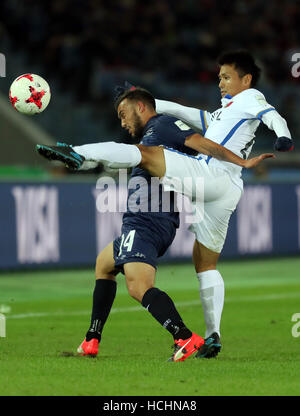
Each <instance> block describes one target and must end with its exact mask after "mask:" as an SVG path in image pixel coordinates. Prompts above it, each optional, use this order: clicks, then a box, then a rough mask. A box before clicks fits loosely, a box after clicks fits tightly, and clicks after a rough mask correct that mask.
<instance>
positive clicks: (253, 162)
mask: <svg viewBox="0 0 300 416" xmlns="http://www.w3.org/2000/svg"><path fill="white" fill-rule="evenodd" d="M269 158H272V159H275V155H274V154H273V153H264V154H262V155H260V156H257V157H252V158H251V159H248V160H245V163H244V168H247V169H252V168H255V167H256V166H257V165H259V164H260V163H261V162H262V161H263V160H265V159H269Z"/></svg>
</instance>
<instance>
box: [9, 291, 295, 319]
mask: <svg viewBox="0 0 300 416" xmlns="http://www.w3.org/2000/svg"><path fill="white" fill-rule="evenodd" d="M293 298H299V299H300V294H299V293H295V292H288V293H280V294H272V293H270V294H268V295H257V296H239V297H232V298H230V297H228V298H225V304H226V303H235V302H264V301H268V300H280V299H293ZM175 304H176V306H177V307H184V306H193V305H200V300H192V301H184V302H175ZM142 311H145V309H144V308H143V307H142V306H140V305H138V306H128V307H120V308H112V310H111V312H110V313H123V312H142ZM90 313H91V310H84V311H83V310H81V311H56V312H29V313H21V314H15V315H7V316H6V318H7V319H27V318H43V317H48V316H84V315H89V314H90Z"/></svg>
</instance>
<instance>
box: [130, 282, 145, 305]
mask: <svg viewBox="0 0 300 416" xmlns="http://www.w3.org/2000/svg"><path fill="white" fill-rule="evenodd" d="M127 289H128V293H129V295H130V296H131V297H132V298H133V299H135V300H137V301H138V302H141V300H142V298H143V296H141V293H140V290H139V288H138V286H137V285H136V284H134V283H133V282H131V283H128V282H127Z"/></svg>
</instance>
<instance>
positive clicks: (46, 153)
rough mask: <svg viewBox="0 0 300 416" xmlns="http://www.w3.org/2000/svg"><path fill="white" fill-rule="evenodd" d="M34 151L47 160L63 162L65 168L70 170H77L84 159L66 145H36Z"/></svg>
mask: <svg viewBox="0 0 300 416" xmlns="http://www.w3.org/2000/svg"><path fill="white" fill-rule="evenodd" d="M36 151H37V152H38V153H39V154H40V155H41V156H43V157H45V158H46V159H48V160H59V161H61V162H63V163H64V164H65V165H66V167H67V168H69V169H72V170H77V169H79V168H80V167H81V166H82V164H83V162H84V161H85V158H84V157H83V156H81V155H79V154H78V153H76V152H75V150H74V149H73V148H72V146H70V145H69V144H66V143H60V142H58V143H56V146H47V145H42V144H37V145H36Z"/></svg>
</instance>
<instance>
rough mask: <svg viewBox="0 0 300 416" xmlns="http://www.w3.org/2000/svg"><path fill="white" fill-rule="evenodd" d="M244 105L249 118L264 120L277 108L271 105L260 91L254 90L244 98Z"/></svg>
mask: <svg viewBox="0 0 300 416" xmlns="http://www.w3.org/2000/svg"><path fill="white" fill-rule="evenodd" d="M241 105H243V107H244V109H245V112H246V114H247V116H248V117H249V118H256V119H258V120H262V117H263V115H264V114H267V113H269V112H271V111H275V108H274V107H273V106H272V105H270V104H269V103H268V102H267V101H266V99H265V97H264V95H263V94H262V93H261V92H260V91H258V90H252V91H251V92H250V91H249V93H248V94H247V95H246V96H244V98H243V103H241Z"/></svg>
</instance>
